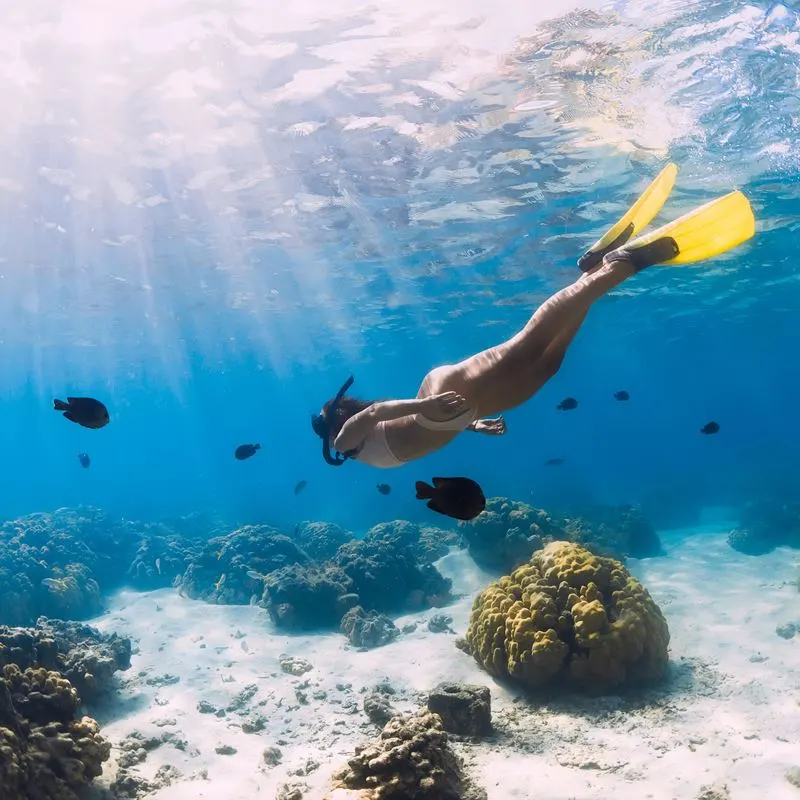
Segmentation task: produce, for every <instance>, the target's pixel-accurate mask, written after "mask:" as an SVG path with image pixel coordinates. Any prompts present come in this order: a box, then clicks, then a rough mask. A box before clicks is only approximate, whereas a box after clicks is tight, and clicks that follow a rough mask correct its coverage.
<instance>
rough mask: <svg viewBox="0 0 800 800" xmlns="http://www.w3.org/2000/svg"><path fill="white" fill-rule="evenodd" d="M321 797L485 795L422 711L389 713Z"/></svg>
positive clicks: (397, 799) (479, 798) (465, 799)
mask: <svg viewBox="0 0 800 800" xmlns="http://www.w3.org/2000/svg"><path fill="white" fill-rule="evenodd" d="M334 781H335V782H334V787H333V790H332V791H331V793H330V794H328V795H327V800H339V799H340V798H341V800H350V799H351V798H358V800H485V798H486V793H485V792H484V791H483V790H482V789H480V788H478V787H476V786H475V785H474V784H473V783H472V782H471V781H470V779H469V777H468V776H467V775H466V773H465V770H464V765H463V762H462V761H461V759H460V758H459V757H458V756H457V755H456V754H455V753H454V752H453V750H452V749H451V747H450V745H449V742H448V739H447V733H446V732H445V731H444V729H443V728H442V722H441V719H440V718H439V717H438V716H437V715H436V714H431V713H430V712H428V711H419V712H417V713H415V714H405V715H398V716H395V717H392V719H390V720H389V722H387V723H386V726H385V727H384V729H383V730H382V731H381V733H380V735H379V737H378V739H377V740H376V741H375V742H372V743H370V744H367V745H364V746H362V747H357V748H356V755H355V757H354V758H351V759H350V760H349V762H348V765H347V767H345V768H344V769H342V770H341V771H340V772H338V773H337V774H336V776H335V778H334Z"/></svg>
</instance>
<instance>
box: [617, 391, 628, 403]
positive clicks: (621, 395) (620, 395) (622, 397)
mask: <svg viewBox="0 0 800 800" xmlns="http://www.w3.org/2000/svg"><path fill="white" fill-rule="evenodd" d="M614 399H615V400H619V401H620V402H622V403H624V402H625V401H626V400H630V399H631V396H630V395H629V394H628V393H627V392H626V391H625V390H624V389H622V390H621V391H619V392H614Z"/></svg>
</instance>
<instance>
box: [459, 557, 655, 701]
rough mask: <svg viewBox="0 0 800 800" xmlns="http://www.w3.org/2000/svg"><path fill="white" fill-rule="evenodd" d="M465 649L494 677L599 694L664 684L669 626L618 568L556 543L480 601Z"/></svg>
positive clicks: (613, 562) (646, 594)
mask: <svg viewBox="0 0 800 800" xmlns="http://www.w3.org/2000/svg"><path fill="white" fill-rule="evenodd" d="M458 646H460V647H461V649H465V650H466V652H469V653H471V654H472V656H473V657H474V658H475V660H476V661H477V662H478V664H480V665H481V666H482V667H483V668H484V669H485V670H486V671H487V672H488V673H489V674H490V675H495V676H497V677H499V678H506V679H512V680H514V681H516V682H517V683H520V684H522V685H524V686H527V687H529V688H537V687H540V686H543V685H545V684H552V683H562V684H566V685H568V686H571V687H574V688H577V689H580V690H582V691H586V692H589V693H595V694H599V693H603V692H608V691H612V690H615V689H616V688H617V687H619V686H622V685H631V684H643V683H650V682H655V681H658V680H660V679H661V678H663V676H664V674H665V672H666V668H667V663H668V646H669V629H668V628H667V623H666V620H665V619H664V617H663V615H662V613H661V610H660V609H659V607H658V606H657V605H656V603H655V602H654V601H653V599H652V597H651V596H650V594H649V592H648V591H647V590H646V589H645V588H644V587H643V586H642V585H641V584H640V583H639V582H638V581H637V580H636V579H635V578H634V577H633V576H632V575H631V574H630V573H629V572H628V570H627V569H625V567H624V566H623V565H622V564H621V563H620V562H619V561H616V560H614V559H611V558H605V557H602V556H596V555H593V554H592V553H590V552H589V551H588V550H587V549H585V548H583V547H581V546H580V545H577V544H574V543H573V542H552V543H551V544H549V545H547V547H545V548H544V550H541V551H540V552H538V553H536V554H535V555H534V556H533V557H532V558H531V560H530V562H529V563H528V564H525V565H523V566H521V567H518V568H517V569H516V570H514V571H513V572H512V573H511V574H510V575H507V576H504V577H502V578H500V579H499V580H498V581H495V582H493V583H491V584H490V585H489V586H487V587H486V588H485V589H484V590H483V591H482V592H481V593H480V594H479V595H478V597H476V598H475V602H474V604H473V607H472V612H471V614H470V621H469V628H468V630H467V635H466V638H465V640H464V642H463V643H458Z"/></svg>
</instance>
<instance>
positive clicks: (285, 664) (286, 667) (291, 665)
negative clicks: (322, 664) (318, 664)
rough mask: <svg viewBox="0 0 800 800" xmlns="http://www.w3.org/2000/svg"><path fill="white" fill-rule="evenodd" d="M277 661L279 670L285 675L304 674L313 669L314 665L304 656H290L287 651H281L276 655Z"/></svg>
mask: <svg viewBox="0 0 800 800" xmlns="http://www.w3.org/2000/svg"><path fill="white" fill-rule="evenodd" d="M278 663H279V664H280V667H281V670H282V671H283V672H285V673H286V674H287V675H298V676H299V675H304V674H305V673H306V672H311V670H312V669H314V665H313V664H312V663H311V662H310V661H307V660H306V659H305V658H298V657H297V656H290V655H288V654H287V653H281V654H280V655H279V656H278Z"/></svg>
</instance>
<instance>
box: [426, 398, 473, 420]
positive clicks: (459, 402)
mask: <svg viewBox="0 0 800 800" xmlns="http://www.w3.org/2000/svg"><path fill="white" fill-rule="evenodd" d="M420 403H421V412H422V414H423V415H424V416H425V417H427V418H428V419H429V420H430V421H431V422H444V421H445V420H449V419H453V418H454V417H457V416H458V415H459V414H462V413H463V412H464V411H466V410H467V408H468V407H469V406H468V404H467V401H466V400H465V399H464V398H463V397H462V396H461V395H460V394H458V392H442V393H441V394H432V395H430V396H429V397H423V398H422V399H421V400H420Z"/></svg>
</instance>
